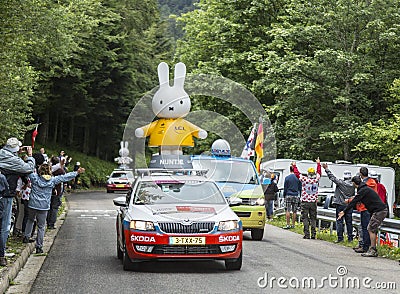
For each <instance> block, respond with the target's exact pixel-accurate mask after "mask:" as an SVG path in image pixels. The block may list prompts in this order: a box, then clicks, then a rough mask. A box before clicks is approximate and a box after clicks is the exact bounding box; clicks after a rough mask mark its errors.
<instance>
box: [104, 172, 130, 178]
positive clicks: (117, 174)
mask: <svg viewBox="0 0 400 294" xmlns="http://www.w3.org/2000/svg"><path fill="white" fill-rule="evenodd" d="M110 178H133V173H132V172H113V173H112V174H111V176H110Z"/></svg>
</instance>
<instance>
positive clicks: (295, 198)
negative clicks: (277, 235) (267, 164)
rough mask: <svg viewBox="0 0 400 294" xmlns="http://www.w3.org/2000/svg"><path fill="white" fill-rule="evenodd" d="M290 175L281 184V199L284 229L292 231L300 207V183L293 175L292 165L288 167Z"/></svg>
mask: <svg viewBox="0 0 400 294" xmlns="http://www.w3.org/2000/svg"><path fill="white" fill-rule="evenodd" d="M289 169H290V174H289V175H288V176H286V177H285V181H284V183H283V198H284V199H285V210H286V227H283V228H284V229H292V228H294V226H295V224H296V217H297V214H296V212H297V210H299V207H300V193H301V182H300V181H299V179H298V178H297V177H296V175H295V174H294V169H293V165H291V166H290V167H289ZM290 213H292V225H290Z"/></svg>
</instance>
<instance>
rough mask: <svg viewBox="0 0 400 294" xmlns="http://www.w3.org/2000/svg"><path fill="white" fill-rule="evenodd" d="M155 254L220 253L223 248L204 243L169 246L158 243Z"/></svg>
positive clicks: (154, 250)
mask: <svg viewBox="0 0 400 294" xmlns="http://www.w3.org/2000/svg"><path fill="white" fill-rule="evenodd" d="M152 253H153V254H166V255H167V254H184V255H195V254H220V253H221V250H220V249H219V246H218V245H204V246H192V245H190V246H187V245H183V246H177V245H175V246H169V245H156V246H154V249H153V252H152Z"/></svg>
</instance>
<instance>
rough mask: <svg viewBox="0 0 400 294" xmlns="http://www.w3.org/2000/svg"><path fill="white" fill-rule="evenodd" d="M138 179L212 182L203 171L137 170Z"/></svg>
mask: <svg viewBox="0 0 400 294" xmlns="http://www.w3.org/2000/svg"><path fill="white" fill-rule="evenodd" d="M136 174H138V179H140V180H141V181H164V180H165V181H177V180H180V181H200V182H214V181H213V180H211V179H209V178H206V177H205V176H204V175H205V170H191V169H171V170H167V169H137V170H136Z"/></svg>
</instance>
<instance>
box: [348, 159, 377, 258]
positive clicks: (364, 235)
mask: <svg viewBox="0 0 400 294" xmlns="http://www.w3.org/2000/svg"><path fill="white" fill-rule="evenodd" d="M359 173H360V177H361V180H362V181H363V182H364V183H365V184H366V185H367V186H368V187H370V188H371V189H373V190H374V191H375V192H378V188H377V185H376V182H375V181H374V180H373V179H371V178H370V177H368V168H367V167H365V166H363V167H360V171H359ZM350 200H351V199H350ZM356 209H357V211H358V212H359V213H360V221H361V226H360V228H361V230H359V236H360V238H359V241H358V246H357V247H355V248H353V249H354V251H355V252H357V253H365V252H367V251H368V249H369V247H370V246H371V240H370V239H369V233H368V228H367V227H368V223H369V221H370V218H371V216H370V214H369V212H368V210H367V208H366V207H365V205H364V204H363V203H361V202H359V203H357V204H356Z"/></svg>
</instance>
